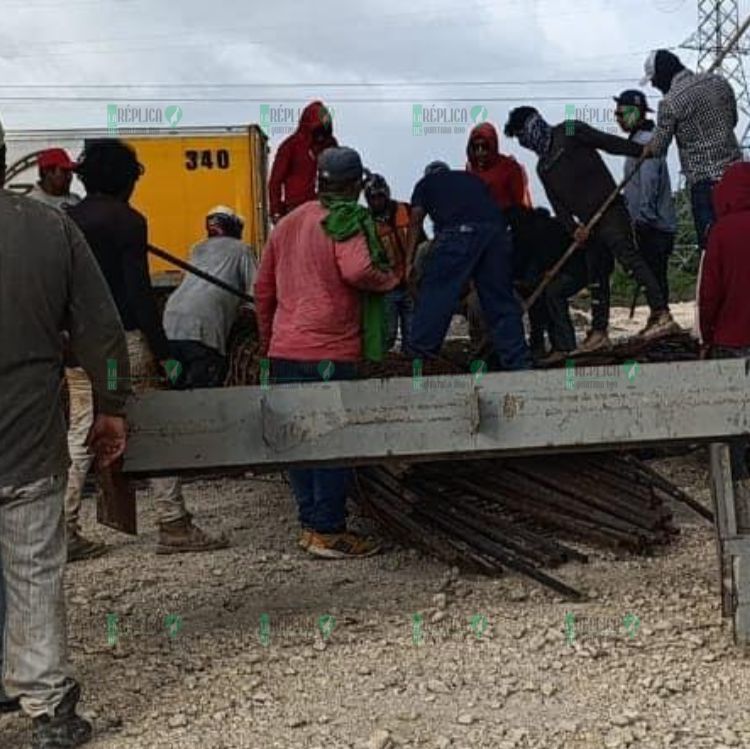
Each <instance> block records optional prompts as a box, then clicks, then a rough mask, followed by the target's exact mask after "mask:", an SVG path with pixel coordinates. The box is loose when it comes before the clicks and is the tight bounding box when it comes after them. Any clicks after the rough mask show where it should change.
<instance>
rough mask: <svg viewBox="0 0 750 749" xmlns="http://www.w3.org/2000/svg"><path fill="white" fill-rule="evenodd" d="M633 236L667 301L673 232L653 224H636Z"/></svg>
mask: <svg viewBox="0 0 750 749" xmlns="http://www.w3.org/2000/svg"><path fill="white" fill-rule="evenodd" d="M635 237H636V239H637V240H638V249H639V250H640V251H641V255H643V259H644V260H645V261H646V262H647V263H648V266H649V268H651V272H652V273H653V274H654V275H655V276H656V281H657V283H658V284H659V288H660V289H661V293H662V295H663V296H664V298H665V299H666V300H667V301H669V278H668V274H669V256H670V255H671V254H672V252H673V251H674V234H672V233H670V232H666V231H661V230H660V229H654V227H653V226H646V225H645V224H636V226H635Z"/></svg>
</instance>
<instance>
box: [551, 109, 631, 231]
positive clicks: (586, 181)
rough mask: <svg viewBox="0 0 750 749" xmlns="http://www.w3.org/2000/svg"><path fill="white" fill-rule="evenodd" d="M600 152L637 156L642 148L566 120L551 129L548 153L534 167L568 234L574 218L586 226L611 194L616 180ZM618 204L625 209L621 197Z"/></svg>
mask: <svg viewBox="0 0 750 749" xmlns="http://www.w3.org/2000/svg"><path fill="white" fill-rule="evenodd" d="M600 150H601V151H604V152H606V153H609V154H612V155H613V156H640V155H641V152H642V151H643V146H640V145H638V144H637V143H633V142H631V141H629V140H625V138H618V137H617V136H616V135H610V134H609V133H603V132H602V131H601V130H596V129H595V128H593V127H591V126H590V125H587V124H586V123H585V122H580V121H579V120H569V121H567V122H563V123H561V124H560V125H556V126H555V127H553V128H552V144H551V146H550V149H549V152H548V153H547V154H546V155H545V156H544V157H542V158H541V159H539V163H538V164H537V174H538V175H539V179H540V180H541V182H542V184H543V185H544V189H545V192H546V193H547V197H548V198H549V202H550V205H551V206H552V209H553V210H554V212H555V216H557V218H558V219H560V221H562V223H563V226H565V228H566V229H567V230H568V231H569V232H571V233H572V232H573V231H574V230H575V228H576V225H577V222H576V219H578V221H579V222H581V223H584V224H585V223H588V221H589V220H590V219H591V218H593V216H594V214H595V213H596V212H597V211H598V210H599V208H601V206H602V204H603V203H604V201H606V200H607V198H608V197H609V196H610V195H611V194H612V193H613V192H614V189H615V181H614V179H613V178H612V175H611V174H610V171H609V169H607V165H606V164H605V163H604V159H602V157H601V156H600V155H599V151H600ZM618 202H619V203H620V204H621V205H622V206H624V202H623V200H622V198H620V199H619V201H618Z"/></svg>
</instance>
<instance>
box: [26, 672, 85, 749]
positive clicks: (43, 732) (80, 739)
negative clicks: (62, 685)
mask: <svg viewBox="0 0 750 749" xmlns="http://www.w3.org/2000/svg"><path fill="white" fill-rule="evenodd" d="M68 681H69V682H72V683H73V687H72V688H71V689H70V690H68V691H67V692H66V693H65V696H64V697H63V698H62V701H61V702H60V704H59V705H58V706H57V707H56V708H55V715H54V717H52V718H50V716H49V715H41V716H40V717H38V718H34V720H33V722H32V733H31V747H32V749H73V747H76V746H82V745H83V744H85V743H86V742H87V741H88V740H89V739H90V738H91V733H92V728H91V723H89V722H88V721H87V720H84V719H83V718H81V717H80V715H76V704H77V703H78V700H79V699H80V697H81V688H80V687H79V686H78V684H77V683H76V682H74V681H73V680H72V679H69V680H68Z"/></svg>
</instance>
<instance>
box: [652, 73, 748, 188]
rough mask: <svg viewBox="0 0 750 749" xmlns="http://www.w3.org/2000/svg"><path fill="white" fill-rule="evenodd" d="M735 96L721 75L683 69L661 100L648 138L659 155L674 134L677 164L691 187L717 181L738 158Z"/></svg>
mask: <svg viewBox="0 0 750 749" xmlns="http://www.w3.org/2000/svg"><path fill="white" fill-rule="evenodd" d="M736 126H737V100H736V99H735V96H734V91H733V90H732V87H731V85H730V84H729V83H728V82H727V81H726V80H724V78H722V77H721V76H718V75H713V74H709V73H698V74H696V73H691V72H690V71H689V70H683V71H682V72H680V73H678V74H677V75H676V76H675V77H674V80H673V81H672V87H671V88H670V90H669V93H668V94H667V95H666V96H665V97H664V98H663V99H662V100H661V102H660V103H659V114H658V120H657V128H656V131H655V133H654V139H653V141H652V143H653V147H654V150H655V153H656V155H657V156H663V155H664V154H666V152H667V149H668V148H669V144H670V143H671V141H672V137H673V136H674V137H676V138H677V147H678V148H679V150H680V162H681V164H682V170H683V172H685V177H686V178H687V181H688V184H689V185H694V184H695V183H696V182H700V181H702V180H711V181H714V182H715V181H717V180H719V179H721V177H722V176H723V174H724V171H725V170H726V168H727V167H728V166H729V165H730V164H733V163H734V162H735V161H741V160H742V151H741V150H740V146H739V143H738V142H737V136H736V135H735V133H734V128H735V127H736Z"/></svg>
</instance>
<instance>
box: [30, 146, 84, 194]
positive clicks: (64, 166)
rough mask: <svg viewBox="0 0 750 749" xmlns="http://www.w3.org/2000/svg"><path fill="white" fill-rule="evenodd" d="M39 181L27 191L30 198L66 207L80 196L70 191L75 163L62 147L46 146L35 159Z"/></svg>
mask: <svg viewBox="0 0 750 749" xmlns="http://www.w3.org/2000/svg"><path fill="white" fill-rule="evenodd" d="M36 164H37V169H38V170H39V181H38V182H37V183H36V184H35V185H34V187H33V188H32V190H31V192H30V193H29V197H30V198H34V199H35V200H39V201H41V202H42V203H46V204H47V205H51V206H53V207H55V208H67V207H68V206H71V205H75V204H76V203H79V202H80V200H81V198H80V196H78V195H76V194H75V193H73V192H71V191H70V185H71V183H72V181H73V170H74V169H75V166H76V163H75V161H73V160H72V159H71V158H70V156H69V155H68V152H67V151H66V150H65V149H64V148H48V149H46V150H45V151H42V152H41V153H40V154H39V155H38V156H37V160H36Z"/></svg>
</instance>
